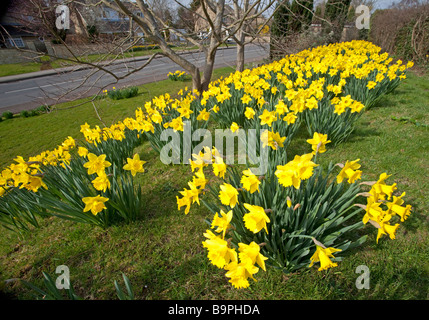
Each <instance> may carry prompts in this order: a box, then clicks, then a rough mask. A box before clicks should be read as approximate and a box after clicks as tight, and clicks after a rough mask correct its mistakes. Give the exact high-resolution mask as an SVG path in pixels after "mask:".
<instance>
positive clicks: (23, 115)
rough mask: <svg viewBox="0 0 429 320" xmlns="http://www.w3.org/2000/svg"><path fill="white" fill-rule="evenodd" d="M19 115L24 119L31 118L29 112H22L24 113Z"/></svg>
mask: <svg viewBox="0 0 429 320" xmlns="http://www.w3.org/2000/svg"><path fill="white" fill-rule="evenodd" d="M19 115H20V116H21V117H22V118H28V117H29V116H30V113H29V112H28V111H27V110H22V111H21V112H20V113H19Z"/></svg>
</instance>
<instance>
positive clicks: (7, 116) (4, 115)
mask: <svg viewBox="0 0 429 320" xmlns="http://www.w3.org/2000/svg"><path fill="white" fill-rule="evenodd" d="M2 116H3V118H5V119H12V118H13V113H12V112H10V111H5V112H3V115H2Z"/></svg>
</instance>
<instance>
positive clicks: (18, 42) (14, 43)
mask: <svg viewBox="0 0 429 320" xmlns="http://www.w3.org/2000/svg"><path fill="white" fill-rule="evenodd" d="M6 46H7V47H18V48H24V47H25V43H24V41H23V40H22V38H21V37H18V38H8V39H6Z"/></svg>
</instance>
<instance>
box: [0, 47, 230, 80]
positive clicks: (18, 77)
mask: <svg viewBox="0 0 429 320" xmlns="http://www.w3.org/2000/svg"><path fill="white" fill-rule="evenodd" d="M235 48H236V46H229V47H220V48H218V49H217V50H225V49H235ZM198 52H202V51H201V50H188V51H184V52H181V53H179V54H180V55H183V54H191V53H198ZM150 57H151V56H141V57H136V58H126V59H120V60H116V61H114V62H111V63H107V62H103V63H101V64H100V66H106V65H115V64H120V63H124V62H137V61H144V60H149V58H150ZM163 57H164V56H159V57H155V59H158V58H163ZM94 68H95V67H93V66H77V67H76V66H74V67H64V68H57V69H50V70H44V71H35V72H29V73H23V74H17V75H12V76H5V77H0V83H11V82H16V81H21V80H28V79H34V78H40V77H45V76H49V75H54V74H63V73H68V72H73V71H82V70H87V69H94Z"/></svg>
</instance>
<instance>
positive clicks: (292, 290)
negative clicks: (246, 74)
mask: <svg viewBox="0 0 429 320" xmlns="http://www.w3.org/2000/svg"><path fill="white" fill-rule="evenodd" d="M227 71H228V70H225V69H223V70H218V73H217V76H219V75H221V72H224V73H226V72H227ZM184 85H186V83H185V84H183V83H177V82H168V81H165V82H161V83H158V84H156V85H155V84H154V87H150V88H151V89H150V93H148V94H147V95H142V96H139V97H136V98H133V99H128V100H125V101H117V102H115V103H112V102H108V101H104V100H101V101H100V102H99V103H100V109H101V110H102V116H103V117H104V119H105V121H109V122H110V121H116V120H120V119H122V118H123V117H125V116H127V115H129V114H132V113H133V110H134V109H135V108H136V107H137V106H141V105H142V104H143V102H144V101H145V100H147V99H149V98H151V97H152V96H155V95H158V94H161V93H164V92H170V93H174V92H177V91H176V90H178V89H180V87H181V86H184ZM167 86H168V87H167ZM146 88H149V86H146ZM157 90H158V91H157ZM428 101H429V75H428V74H426V75H424V76H420V77H418V76H416V75H414V74H412V73H409V75H408V78H407V79H406V80H405V81H403V83H401V85H400V86H399V88H398V89H397V90H396V91H395V92H393V93H392V94H390V95H388V96H385V97H383V98H382V99H381V100H380V101H379V103H378V104H377V105H376V106H375V107H374V108H372V109H371V110H368V111H367V112H366V113H365V114H364V115H363V116H362V118H361V119H360V120H359V123H358V125H357V128H356V131H355V132H354V134H353V135H352V136H351V138H350V139H349V140H348V141H347V142H345V143H343V144H340V145H339V146H337V147H335V148H329V144H328V145H327V149H328V151H327V152H326V153H324V154H321V155H320V156H319V159H320V160H322V163H327V162H329V161H334V162H335V163H337V162H344V161H345V160H354V159H357V158H360V159H361V161H360V163H361V164H362V168H361V169H362V170H363V179H364V180H374V179H376V178H377V177H378V175H379V174H380V173H382V172H387V173H388V174H392V175H393V176H392V177H391V178H390V179H389V182H397V183H398V189H399V190H401V191H406V193H407V195H406V197H405V199H406V202H407V203H411V204H412V205H413V207H414V211H413V213H412V215H411V216H410V218H409V219H408V220H407V221H406V222H405V223H402V224H401V226H400V228H399V229H398V232H397V237H396V240H390V239H388V238H387V237H384V238H383V239H381V240H380V242H379V244H378V245H377V244H376V242H375V238H376V231H375V229H374V228H372V227H371V226H367V227H366V228H365V229H364V232H365V233H367V234H369V237H368V240H367V242H366V243H364V244H363V245H362V246H361V247H358V248H356V249H354V250H352V251H350V252H348V253H347V255H346V256H345V257H344V260H343V261H342V262H339V264H338V267H337V268H333V269H329V270H328V271H327V272H318V271H317V268H311V269H304V270H302V271H299V272H296V273H293V274H284V273H282V272H281V271H279V270H275V269H273V268H268V269H267V272H266V273H265V272H263V271H259V273H258V274H257V275H256V278H257V279H258V282H252V283H251V286H250V288H248V289H245V290H236V289H234V288H233V287H232V286H231V285H230V284H229V283H228V281H227V280H228V279H227V278H226V277H225V276H224V273H225V271H223V270H220V269H217V268H216V267H214V266H213V265H211V264H210V263H209V261H208V259H207V257H206V252H205V250H204V249H203V248H202V245H201V242H202V241H203V240H204V237H203V232H204V231H205V230H206V228H207V224H206V223H205V222H204V220H205V219H207V218H211V213H210V212H208V211H207V210H206V209H205V207H204V206H201V207H198V206H196V205H195V206H193V207H192V208H191V212H190V213H189V214H188V215H185V214H184V213H183V210H182V211H180V212H179V211H177V205H176V195H177V194H178V191H180V190H182V189H183V188H184V187H185V186H186V184H187V181H188V180H189V179H190V178H191V176H192V175H191V172H190V168H189V167H188V166H184V165H176V166H166V165H164V164H162V163H161V162H160V160H159V156H158V155H157V154H156V153H155V152H154V151H153V150H152V149H151V147H150V146H149V144H148V143H145V144H143V145H142V146H141V147H139V148H138V150H137V151H138V152H139V153H140V156H141V159H144V160H145V161H147V162H148V163H147V164H146V165H145V168H146V172H145V173H144V174H142V175H138V176H137V177H138V178H137V179H138V181H139V182H140V183H141V184H142V185H143V190H145V191H144V198H145V201H146V205H145V211H144V218H142V219H141V220H139V221H136V222H134V223H130V224H122V225H116V226H113V227H110V228H109V229H107V230H101V229H94V228H93V227H90V226H86V225H82V224H76V223H71V222H68V221H64V220H60V219H55V218H52V219H51V218H50V219H47V220H45V221H43V223H42V224H43V226H42V227H41V228H40V229H38V230H35V231H34V232H32V233H31V234H28V235H27V236H26V237H25V238H24V239H21V240H19V239H18V238H17V237H16V236H15V235H14V234H11V233H9V232H2V237H1V239H0V257H1V258H0V266H1V267H0V280H1V281H0V283H1V285H3V282H4V281H3V280H5V279H11V278H20V279H25V280H27V281H31V282H33V283H35V284H36V285H38V286H42V272H43V271H45V272H48V273H50V274H51V275H53V276H54V278H55V268H56V266H58V265H62V264H64V265H67V266H69V268H70V277H71V282H72V285H73V286H74V288H75V291H76V293H77V294H78V295H80V296H81V297H84V298H85V299H116V293H115V288H114V285H113V281H114V280H118V281H119V283H122V278H121V272H123V273H125V274H126V275H127V276H128V277H129V279H130V281H131V283H132V284H133V286H134V291H135V296H136V298H137V299H275V300H277V299H378V300H385V299H423V300H424V299H428V298H429V297H428V291H427V289H428V287H429V266H428V264H427V261H428V260H429V251H428V250H427V248H428V246H429V234H428V224H429V223H428V222H429V221H428V219H429V218H428V211H429V203H428V201H427V199H429V184H428V180H427V177H428V176H429V142H428V140H427V138H428V136H429V129H427V128H424V127H417V126H415V125H414V124H412V123H406V124H404V123H401V122H398V121H394V120H392V119H391V117H392V116H396V117H402V116H407V117H411V118H414V119H419V120H420V121H421V122H422V123H426V124H428V122H427V114H428V113H429V103H428ZM66 106H67V105H64V107H66ZM65 119H67V120H65ZM33 121H34V122H33ZM85 121H88V123H90V124H96V123H97V121H98V120H97V118H96V117H95V115H94V111H93V110H92V107H90V106H81V107H78V109H69V110H62V111H57V112H56V113H51V114H48V115H43V116H39V117H35V118H26V119H14V120H12V121H10V122H9V123H10V124H8V121H4V122H3V123H0V136H1V137H2V138H1V139H2V140H1V150H2V155H1V157H2V159H1V160H2V163H9V162H10V161H11V159H12V158H13V157H14V156H16V155H18V154H20V155H23V156H26V155H29V154H31V153H35V152H37V150H40V149H46V148H51V147H53V146H55V145H56V144H58V143H59V142H61V141H62V139H63V138H65V137H66V136H67V135H72V136H76V137H77V136H78V134H77V132H78V131H79V125H80V124H82V123H83V122H85ZM13 124H14V125H13ZM5 125H6V127H5ZM22 128H26V129H25V132H23V129H22ZM46 128H49V132H46V131H47V130H46ZM21 136H24V137H22V138H21ZM31 137H37V139H31ZM5 138H6V141H7V142H8V146H9V150H8V153H7V154H5V153H3V150H4V147H5V145H4V140H5ZM307 138H308V134H307V132H306V131H305V130H301V132H300V134H299V136H298V137H297V139H295V141H294V142H293V144H292V146H291V147H290V148H291V150H290V152H289V151H288V154H290V153H291V154H293V153H301V152H308V151H310V150H311V148H310V146H309V145H308V144H306V142H305V140H306V139H307ZM17 139H19V140H18V141H17ZM38 140H43V141H42V142H39V141H38ZM30 141H31V142H30ZM359 265H366V266H368V267H369V270H370V272H371V274H370V289H368V290H366V289H362V290H358V289H357V288H356V286H355V282H356V278H357V277H358V276H359V274H356V273H355V270H356V268H357V267H358V266H359ZM3 286H4V287H3V290H4V291H5V292H6V293H9V294H11V295H14V296H15V297H16V298H19V299H28V298H31V292H30V291H29V290H28V289H27V288H26V287H23V286H22V285H21V284H19V282H14V283H11V284H8V285H3ZM0 289H1V288H0Z"/></svg>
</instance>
